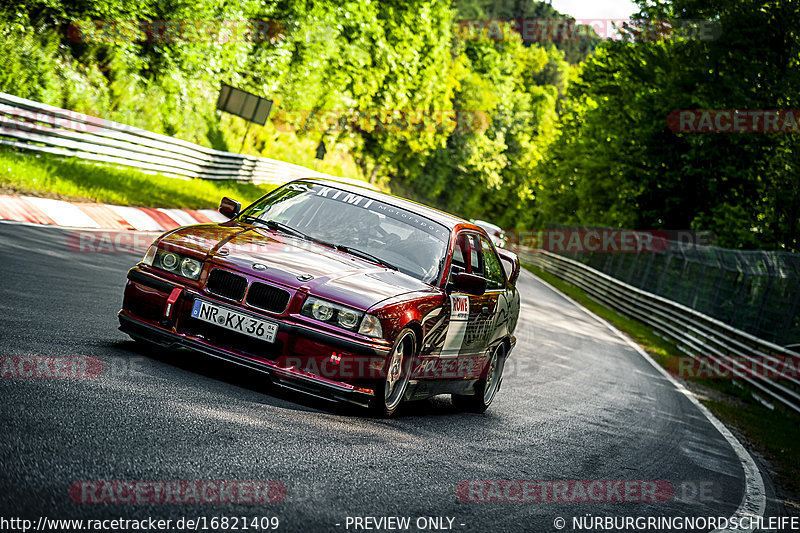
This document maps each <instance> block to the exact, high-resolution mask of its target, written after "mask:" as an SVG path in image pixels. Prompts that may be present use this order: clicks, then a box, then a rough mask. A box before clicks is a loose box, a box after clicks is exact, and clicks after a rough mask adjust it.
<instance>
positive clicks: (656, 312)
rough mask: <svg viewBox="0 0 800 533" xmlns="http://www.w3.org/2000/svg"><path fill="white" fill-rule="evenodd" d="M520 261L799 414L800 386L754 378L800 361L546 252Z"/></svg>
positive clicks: (523, 256)
mask: <svg viewBox="0 0 800 533" xmlns="http://www.w3.org/2000/svg"><path fill="white" fill-rule="evenodd" d="M517 252H518V254H519V255H520V258H521V259H523V260H524V261H526V262H530V263H533V264H535V265H537V266H539V267H541V268H543V269H544V270H546V271H547V272H550V273H551V274H554V275H556V276H558V277H559V278H562V279H564V280H566V281H568V282H570V283H572V284H573V285H576V286H578V287H580V288H581V289H583V290H584V291H586V293H587V294H589V295H590V296H591V297H592V298H594V299H596V300H598V301H599V302H601V303H603V304H605V305H607V306H608V307H611V308H612V309H615V310H617V311H619V312H620V313H622V314H624V315H627V316H629V317H632V318H635V319H637V320H639V321H641V322H644V323H645V324H648V325H649V326H651V327H652V328H653V329H654V330H655V331H656V332H658V333H659V334H661V335H664V336H667V337H670V338H671V339H673V340H674V341H675V342H676V343H677V344H678V346H679V347H680V349H681V350H683V351H684V352H685V353H687V355H689V356H690V357H692V358H693V359H695V360H696V361H700V359H701V358H706V359H707V360H708V361H711V362H713V364H714V366H718V367H719V368H720V369H722V370H724V371H725V372H726V374H730V375H731V376H733V377H735V379H736V380H738V381H740V382H741V383H743V384H746V385H747V386H749V387H750V388H751V389H752V392H753V393H754V394H755V395H756V396H757V397H758V398H759V399H760V400H762V401H765V402H766V403H775V402H777V403H779V404H781V405H783V406H785V407H787V408H789V409H791V410H793V411H795V412H797V413H800V380H798V379H797V378H796V377H789V378H783V379H768V378H764V377H754V376H753V373H752V372H748V369H749V368H751V366H750V365H756V366H761V365H767V366H770V367H778V368H780V367H784V368H785V365H786V362H787V361H789V362H790V363H791V364H792V365H793V367H794V368H795V369H797V368H798V365H800V355H798V354H797V353H795V352H792V351H790V350H787V349H786V348H783V347H782V346H778V345H777V344H773V343H771V342H767V341H765V340H762V339H759V338H757V337H754V336H753V335H750V334H749V333H746V332H744V331H741V330H738V329H736V328H733V327H731V326H729V325H727V324H724V323H723V322H720V321H719V320H716V319H714V318H711V317H709V316H706V315H704V314H702V313H699V312H697V311H695V310H693V309H690V308H688V307H686V306H684V305H681V304H679V303H676V302H673V301H671V300H668V299H666V298H663V297H661V296H657V295H655V294H652V293H649V292H645V291H643V290H640V289H637V288H636V287H633V286H632V285H629V284H627V283H624V282H622V281H619V280H617V279H614V278H612V277H611V276H608V275H606V274H603V273H602V272H600V271H598V270H595V269H594V268H591V267H588V266H586V265H584V264H583V263H580V262H578V261H575V260H572V259H569V258H566V257H562V256H559V255H557V254H554V253H550V252H546V251H542V250H530V249H527V250H526V249H519V250H517Z"/></svg>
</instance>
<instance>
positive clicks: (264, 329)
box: [192, 299, 278, 342]
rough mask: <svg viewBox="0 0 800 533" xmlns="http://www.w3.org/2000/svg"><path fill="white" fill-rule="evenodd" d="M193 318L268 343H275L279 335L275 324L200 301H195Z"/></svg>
mask: <svg viewBox="0 0 800 533" xmlns="http://www.w3.org/2000/svg"><path fill="white" fill-rule="evenodd" d="M192 317H193V318H196V319H198V320H202V321H203V322H208V323H209V324H215V325H217V326H220V327H222V328H225V329H229V330H231V331H235V332H237V333H243V334H244V335H249V336H250V337H255V338H256V339H261V340H262V341H266V342H275V335H277V333H278V325H277V324H275V323H274V322H269V321H268V320H262V319H260V318H256V317H254V316H250V315H246V314H244V313H240V312H238V311H234V310H233V309H229V308H227V307H222V306H221V305H216V304H212V303H210V302H207V301H205V300H200V299H196V300H195V301H194V306H193V307H192Z"/></svg>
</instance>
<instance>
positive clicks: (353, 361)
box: [118, 267, 390, 406]
mask: <svg viewBox="0 0 800 533" xmlns="http://www.w3.org/2000/svg"><path fill="white" fill-rule="evenodd" d="M176 289H179V290H176ZM171 296H172V298H171ZM198 297H199V298H202V299H204V300H207V301H211V302H214V303H216V304H218V305H223V306H227V307H231V308H235V309H237V310H239V311H240V312H243V313H248V314H255V313H253V311H252V310H251V309H246V308H244V307H240V306H236V305H233V304H231V302H223V301H220V300H217V299H215V298H214V297H213V296H210V295H208V294H206V293H203V292H201V291H200V290H199V289H196V288H194V287H188V286H185V285H182V284H180V283H176V282H174V281H172V280H168V279H165V278H160V277H158V276H156V275H153V274H151V273H149V272H145V271H143V270H141V269H139V268H138V267H134V268H133V269H131V270H130V272H128V283H127V284H126V287H125V300H124V302H123V307H122V310H121V311H120V312H119V314H118V317H119V322H120V328H119V329H120V330H121V331H123V332H125V333H127V334H128V335H130V336H131V337H133V338H135V339H142V340H145V341H148V342H151V343H154V344H157V345H160V346H164V347H178V346H180V347H184V348H188V349H191V350H194V351H197V352H201V353H203V354H206V355H208V356H211V357H215V358H218V359H223V360H226V361H229V362H232V363H235V364H238V365H241V366H244V367H247V368H250V369H253V370H256V371H259V372H263V373H265V374H267V375H268V376H269V378H270V380H271V382H272V383H273V384H275V385H276V386H279V387H281V388H285V389H290V390H294V391H298V392H302V393H305V394H309V395H312V396H316V397H319V398H324V399H327V400H333V401H344V402H348V403H353V404H357V405H361V406H366V405H368V404H369V402H370V401H371V400H372V398H373V396H374V395H373V390H372V387H370V386H369V384H370V383H372V382H374V381H376V380H378V379H380V378H381V377H383V372H384V371H385V370H384V367H385V362H386V359H387V357H388V355H389V352H390V344H389V343H388V342H387V341H384V342H385V345H382V344H380V343H378V342H376V343H367V342H362V341H360V340H358V339H353V338H347V337H344V336H339V335H334V334H331V333H330V332H327V331H323V330H319V329H315V328H313V327H310V326H309V325H306V324H300V323H297V322H292V321H291V317H283V316H270V315H260V314H259V315H258V316H259V317H260V318H263V319H266V320H269V321H271V322H273V323H276V324H277V325H278V335H277V339H276V342H275V343H274V344H271V345H270V344H267V343H264V342H263V341H253V340H252V339H245V338H242V337H241V335H240V334H236V333H229V332H227V331H224V330H222V329H221V328H219V327H217V326H214V325H212V324H205V323H200V322H199V321H197V320H196V319H192V318H191V317H190V312H191V306H192V304H193V303H194V300H195V299H196V298H198ZM172 299H174V301H172V302H170V300H172ZM237 336H238V337H237ZM235 337H236V338H238V339H239V340H240V341H243V342H239V343H238V344H237V343H236V342H230V341H231V339H234V338H235ZM259 343H260V344H259ZM332 354H335V357H332ZM337 358H338V359H337Z"/></svg>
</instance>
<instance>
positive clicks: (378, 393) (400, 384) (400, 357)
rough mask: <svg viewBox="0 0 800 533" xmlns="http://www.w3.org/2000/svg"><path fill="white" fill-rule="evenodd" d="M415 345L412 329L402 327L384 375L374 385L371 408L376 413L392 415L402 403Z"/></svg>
mask: <svg viewBox="0 0 800 533" xmlns="http://www.w3.org/2000/svg"><path fill="white" fill-rule="evenodd" d="M416 347H417V341H416V336H415V335H414V332H413V331H412V330H410V329H404V330H403V331H401V332H400V335H398V336H397V340H396V341H395V343H394V346H393V347H392V351H391V352H390V355H389V364H388V366H387V368H386V377H385V378H384V379H383V380H381V381H379V382H378V383H377V384H376V386H375V397H374V398H373V400H372V405H371V408H372V411H373V412H374V413H375V414H376V415H379V416H383V417H389V416H392V415H393V414H394V412H395V411H397V408H398V407H399V406H400V404H401V403H402V401H403V397H404V396H405V394H406V390H408V382H409V380H410V378H411V368H412V366H411V365H412V364H413V361H414V354H415V353H416V351H415V350H416Z"/></svg>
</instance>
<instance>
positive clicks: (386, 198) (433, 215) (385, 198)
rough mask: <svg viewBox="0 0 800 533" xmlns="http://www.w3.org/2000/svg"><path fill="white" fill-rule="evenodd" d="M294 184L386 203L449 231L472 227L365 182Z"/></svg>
mask: <svg viewBox="0 0 800 533" xmlns="http://www.w3.org/2000/svg"><path fill="white" fill-rule="evenodd" d="M294 182H306V183H318V184H320V185H328V186H332V187H336V188H339V189H342V190H343V191H347V192H352V193H356V194H359V195H361V196H364V197H367V198H371V199H374V200H379V201H382V202H386V203H388V204H392V205H394V206H396V207H401V208H403V209H407V210H408V211H411V212H414V213H416V214H418V215H422V216H424V217H425V218H428V219H430V220H433V221H434V222H438V223H439V224H441V225H443V226H445V227H447V228H449V229H453V228H455V227H457V226H464V225H467V226H473V224H472V223H471V222H469V221H467V220H464V219H463V218H459V217H457V216H455V215H451V214H450V213H445V212H444V211H439V210H438V209H434V208H433V207H429V206H427V205H424V204H420V203H418V202H414V201H412V200H407V199H405V198H401V197H399V196H395V195H393V194H388V193H385V192H382V191H379V190H374V189H371V188H368V187H369V185H370V184H368V183H367V182H364V185H365V186H363V187H362V186H359V185H352V184H351V183H349V182H347V183H345V182H341V181H337V180H336V179H335V178H334V179H322V178H301V179H298V180H294ZM290 183H292V182H290Z"/></svg>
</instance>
